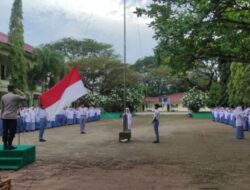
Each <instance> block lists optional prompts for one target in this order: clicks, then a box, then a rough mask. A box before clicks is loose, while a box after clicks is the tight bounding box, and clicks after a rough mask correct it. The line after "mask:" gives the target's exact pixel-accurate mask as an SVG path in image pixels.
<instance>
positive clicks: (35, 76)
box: [28, 47, 67, 91]
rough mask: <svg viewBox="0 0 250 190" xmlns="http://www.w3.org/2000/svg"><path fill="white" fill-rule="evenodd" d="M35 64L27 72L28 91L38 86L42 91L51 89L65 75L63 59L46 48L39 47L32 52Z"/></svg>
mask: <svg viewBox="0 0 250 190" xmlns="http://www.w3.org/2000/svg"><path fill="white" fill-rule="evenodd" d="M33 54H34V57H35V59H36V64H35V65H34V66H33V67H30V68H29V70H28V76H29V77H28V84H29V89H30V91H33V90H35V88H36V86H37V84H40V85H41V87H42V91H45V90H47V89H48V88H50V87H52V86H53V85H54V84H55V83H56V82H58V81H59V80H60V79H61V78H62V77H63V76H64V74H65V73H66V69H67V68H66V65H65V63H64V57H63V56H62V55H61V54H59V53H57V52H55V51H53V50H51V49H49V48H47V47H40V48H37V49H35V50H34V51H33Z"/></svg>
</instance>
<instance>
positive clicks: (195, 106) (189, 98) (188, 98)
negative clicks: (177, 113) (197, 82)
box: [182, 88, 207, 112]
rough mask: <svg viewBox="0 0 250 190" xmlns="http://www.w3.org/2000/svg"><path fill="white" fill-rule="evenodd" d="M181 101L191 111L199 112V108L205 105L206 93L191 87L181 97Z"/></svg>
mask: <svg viewBox="0 0 250 190" xmlns="http://www.w3.org/2000/svg"><path fill="white" fill-rule="evenodd" d="M182 102H183V105H184V106H186V107H187V108H188V109H189V110H191V111H192V112H199V110H200V108H202V107H204V106H205V105H206V102H207V95H206V93H204V92H202V91H200V90H198V89H196V88H192V89H191V90H189V91H188V92H187V93H186V95H185V96H184V97H183V99H182Z"/></svg>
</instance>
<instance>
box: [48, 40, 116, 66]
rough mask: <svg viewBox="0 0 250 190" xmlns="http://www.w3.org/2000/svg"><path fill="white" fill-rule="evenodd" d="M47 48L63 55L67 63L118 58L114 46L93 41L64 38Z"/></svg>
mask: <svg viewBox="0 0 250 190" xmlns="http://www.w3.org/2000/svg"><path fill="white" fill-rule="evenodd" d="M46 46H48V47H49V48H51V49H53V50H55V51H57V52H59V53H61V54H63V55H64V56H65V58H66V61H74V60H79V59H81V58H89V57H99V56H100V57H117V55H115V54H114V50H113V47H112V45H110V44H105V43H100V42H96V41H95V40H92V39H84V40H76V39H73V38H63V39H61V40H59V41H57V42H54V43H51V44H47V45H46Z"/></svg>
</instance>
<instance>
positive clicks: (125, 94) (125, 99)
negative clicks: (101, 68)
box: [123, 0, 127, 110]
mask: <svg viewBox="0 0 250 190" xmlns="http://www.w3.org/2000/svg"><path fill="white" fill-rule="evenodd" d="M123 3H124V7H123V8H124V12H123V13H124V15H123V18H124V22H123V24H124V27H123V28H124V39H123V40H124V41H123V43H124V57H123V61H124V73H123V75H124V92H123V93H124V94H123V101H124V102H123V106H124V110H125V108H126V101H127V87H126V80H127V79H126V78H127V76H126V75H127V71H126V70H127V68H126V56H127V49H126V48H127V47H126V46H127V44H126V40H127V37H126V0H124V1H123Z"/></svg>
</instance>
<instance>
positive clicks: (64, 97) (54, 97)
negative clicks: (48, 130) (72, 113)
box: [40, 67, 87, 118]
mask: <svg viewBox="0 0 250 190" xmlns="http://www.w3.org/2000/svg"><path fill="white" fill-rule="evenodd" d="M85 94H87V89H86V88H85V87H84V84H83V82H82V80H81V76H80V74H79V72H78V70H77V68H76V67H74V68H73V69H72V70H71V71H70V72H69V73H68V74H67V75H66V76H65V77H64V78H63V79H62V80H61V81H59V82H58V83H57V84H55V86H53V87H52V88H51V89H49V90H48V91H47V92H44V93H43V94H42V95H41V96H40V103H41V104H42V106H43V108H44V109H45V110H46V111H47V113H48V116H49V118H52V117H53V116H55V115H56V114H57V113H59V112H60V111H61V110H62V109H63V108H64V107H65V106H66V105H68V104H70V103H71V102H73V101H75V100H77V99H78V98H80V97H81V96H83V95H85Z"/></svg>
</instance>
